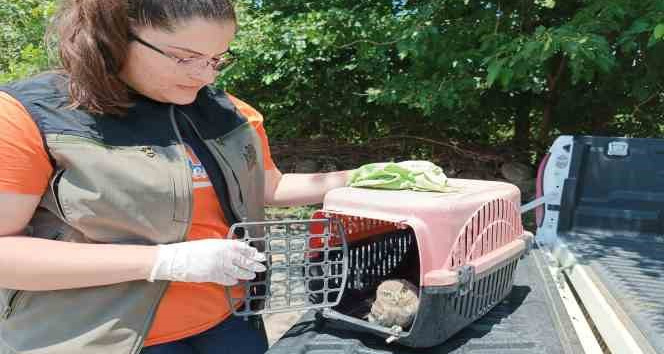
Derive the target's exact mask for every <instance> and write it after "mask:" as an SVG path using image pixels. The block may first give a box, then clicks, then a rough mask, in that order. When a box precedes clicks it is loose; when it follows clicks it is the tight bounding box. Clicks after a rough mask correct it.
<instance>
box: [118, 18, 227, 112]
mask: <svg viewBox="0 0 664 354" xmlns="http://www.w3.org/2000/svg"><path fill="white" fill-rule="evenodd" d="M134 35H136V36H137V37H139V38H140V39H142V40H143V41H145V42H147V43H149V44H150V45H152V46H154V47H155V48H157V49H158V50H161V51H163V52H165V53H166V54H167V55H168V56H171V57H174V58H169V57H168V56H166V55H163V54H161V53H159V52H158V51H156V50H154V49H152V48H149V47H148V46H146V45H144V44H141V43H139V42H137V41H135V40H134V41H131V42H130V44H129V51H128V53H127V61H126V62H125V65H124V67H123V68H122V71H121V72H120V77H121V78H122V80H123V81H124V82H125V83H127V84H128V85H129V86H131V87H132V88H133V89H134V90H136V91H138V92H139V93H141V94H142V95H144V96H147V97H149V98H151V99H153V100H155V101H160V102H165V103H174V104H179V105H185V104H190V103H192V102H193V101H194V99H195V98H196V94H197V93H198V91H199V90H200V89H201V88H203V87H204V86H206V85H208V84H210V83H212V82H214V80H215V78H216V75H217V72H216V71H214V69H213V68H212V67H211V66H210V65H208V66H205V67H204V68H203V67H201V66H198V67H197V66H194V67H191V66H190V67H187V66H184V67H183V66H182V65H178V64H177V63H176V61H177V58H180V59H188V58H207V59H212V58H219V57H220V55H222V54H223V53H225V52H226V51H227V50H228V46H229V43H230V42H231V41H232V40H233V38H234V36H235V23H233V22H232V21H230V20H228V21H213V20H206V19H201V18H195V19H192V20H188V21H186V22H182V23H180V24H178V25H177V26H176V27H175V29H174V31H173V32H168V31H165V30H161V29H155V28H151V27H141V28H137V29H135V30H134Z"/></svg>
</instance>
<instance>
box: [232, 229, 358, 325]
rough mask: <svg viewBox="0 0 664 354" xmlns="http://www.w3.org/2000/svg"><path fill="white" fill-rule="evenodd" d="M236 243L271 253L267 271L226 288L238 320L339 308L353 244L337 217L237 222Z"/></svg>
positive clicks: (266, 253) (234, 231)
mask: <svg viewBox="0 0 664 354" xmlns="http://www.w3.org/2000/svg"><path fill="white" fill-rule="evenodd" d="M229 234H230V235H235V237H236V239H239V240H242V241H244V242H246V243H247V244H249V245H250V246H253V247H256V248H257V249H258V250H260V251H261V252H264V253H265V256H266V261H265V263H264V264H265V266H266V268H267V271H266V272H264V273H259V274H257V277H256V278H255V279H253V280H250V281H245V282H243V283H242V285H243V287H244V291H243V292H241V293H240V292H236V291H230V289H229V288H227V289H226V295H227V298H228V299H229V301H230V303H231V308H233V313H234V314H235V315H238V316H250V315H259V314H267V313H277V312H291V311H300V310H308V309H316V308H326V307H332V306H336V305H337V304H338V303H339V301H340V300H341V295H342V293H343V289H344V287H345V286H346V279H347V273H348V272H347V270H348V257H347V255H348V246H347V242H346V236H345V233H344V228H343V225H342V224H341V223H340V222H339V221H338V220H334V219H310V220H284V221H266V222H244V223H236V224H234V225H233V226H232V227H231V230H230V231H229Z"/></svg>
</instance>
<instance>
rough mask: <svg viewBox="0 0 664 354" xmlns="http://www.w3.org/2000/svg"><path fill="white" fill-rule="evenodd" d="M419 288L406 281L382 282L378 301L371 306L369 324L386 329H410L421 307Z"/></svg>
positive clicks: (378, 291)
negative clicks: (397, 327)
mask: <svg viewBox="0 0 664 354" xmlns="http://www.w3.org/2000/svg"><path fill="white" fill-rule="evenodd" d="M418 293H419V291H418V288H417V287H416V286H415V285H413V284H412V283H410V282H409V281H407V280H404V279H390V280H386V281H384V282H382V283H381V284H380V285H379V286H378V289H377V290H376V300H375V301H374V303H373V304H372V305H371V312H370V313H369V318H368V319H369V322H371V323H375V324H379V325H381V326H384V327H390V328H392V327H394V326H399V327H401V328H402V329H404V328H407V327H409V326H410V325H411V324H412V323H413V320H414V319H415V314H416V313H417V309H418V307H419V305H420V300H419V298H418V295H419V294H418Z"/></svg>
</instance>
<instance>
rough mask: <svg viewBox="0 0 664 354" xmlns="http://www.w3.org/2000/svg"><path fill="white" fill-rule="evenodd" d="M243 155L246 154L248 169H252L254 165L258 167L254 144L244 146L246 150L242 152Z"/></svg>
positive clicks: (245, 159)
mask: <svg viewBox="0 0 664 354" xmlns="http://www.w3.org/2000/svg"><path fill="white" fill-rule="evenodd" d="M242 156H244V161H245V162H246V163H247V169H249V170H252V169H253V168H254V167H256V157H257V156H256V147H255V146H254V145H252V144H249V145H245V147H244V152H242Z"/></svg>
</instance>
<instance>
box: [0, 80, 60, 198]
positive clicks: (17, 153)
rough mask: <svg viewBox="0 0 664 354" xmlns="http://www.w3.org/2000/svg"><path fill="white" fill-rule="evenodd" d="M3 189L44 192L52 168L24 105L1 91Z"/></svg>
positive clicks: (0, 178) (0, 183)
mask: <svg viewBox="0 0 664 354" xmlns="http://www.w3.org/2000/svg"><path fill="white" fill-rule="evenodd" d="M0 166H1V167H0V192H5V193H17V194H34V195H42V194H44V192H45V191H46V187H47V186H48V181H49V179H50V176H51V174H52V173H53V167H52V166H51V162H50V160H49V158H48V154H47V153H46V150H45V149H44V143H43V141H42V137H41V134H40V132H39V129H38V128H37V125H36V124H35V122H34V121H33V120H32V118H31V117H30V114H29V113H28V111H27V110H26V109H25V108H24V107H23V105H22V104H21V103H20V102H18V101H17V100H16V99H14V98H13V97H12V96H10V95H8V94H6V93H4V92H0Z"/></svg>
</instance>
